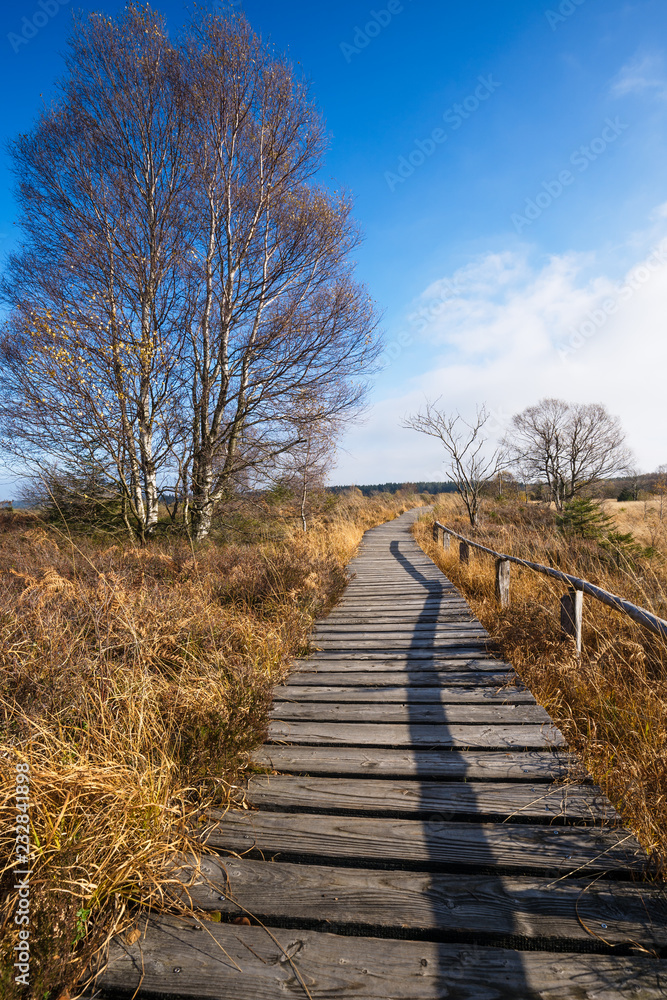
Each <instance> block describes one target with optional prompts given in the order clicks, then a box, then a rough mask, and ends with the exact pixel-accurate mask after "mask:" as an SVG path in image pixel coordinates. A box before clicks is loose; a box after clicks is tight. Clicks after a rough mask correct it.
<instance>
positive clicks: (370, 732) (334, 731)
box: [269, 720, 565, 750]
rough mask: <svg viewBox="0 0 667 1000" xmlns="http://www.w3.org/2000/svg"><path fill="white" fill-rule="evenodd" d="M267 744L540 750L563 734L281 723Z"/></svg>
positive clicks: (531, 729)
mask: <svg viewBox="0 0 667 1000" xmlns="http://www.w3.org/2000/svg"><path fill="white" fill-rule="evenodd" d="M269 742H271V743H276V742H279V743H301V744H309V745H312V746H318V745H322V744H324V745H328V746H357V747H361V746H375V747H461V748H463V747H471V748H474V747H479V748H482V747H484V748H485V749H488V750H493V749H516V750H526V749H529V748H530V749H532V748H534V749H543V748H546V747H550V746H553V747H556V746H562V745H564V743H565V740H564V739H563V736H562V734H561V733H560V732H559V730H558V729H556V727H555V726H553V725H544V726H484V725H480V726H466V725H444V724H443V725H440V726H432V725H431V726H429V725H418V724H416V725H412V726H401V725H399V724H386V723H380V722H378V723H371V724H368V725H365V724H364V723H363V722H358V723H350V724H348V725H346V724H345V723H338V722H333V723H327V722H281V721H278V720H275V721H273V722H271V723H270V725H269Z"/></svg>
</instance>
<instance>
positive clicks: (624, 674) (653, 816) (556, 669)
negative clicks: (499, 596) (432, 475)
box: [415, 498, 667, 876]
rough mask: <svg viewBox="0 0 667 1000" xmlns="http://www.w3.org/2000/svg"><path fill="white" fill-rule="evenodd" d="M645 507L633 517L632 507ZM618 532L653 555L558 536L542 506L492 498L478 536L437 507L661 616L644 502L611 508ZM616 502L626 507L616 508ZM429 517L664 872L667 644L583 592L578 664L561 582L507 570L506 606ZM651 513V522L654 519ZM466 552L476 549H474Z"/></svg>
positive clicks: (666, 569) (495, 625)
mask: <svg viewBox="0 0 667 1000" xmlns="http://www.w3.org/2000/svg"><path fill="white" fill-rule="evenodd" d="M640 506H641V507H642V511H641V512H640V510H639V507H640ZM607 508H608V510H610V511H611V513H612V514H613V515H614V517H615V519H616V518H618V521H617V523H618V525H619V528H620V529H621V530H623V531H626V530H629V528H630V527H632V528H633V529H634V530H635V534H636V536H637V537H638V538H640V539H642V540H644V541H645V543H649V542H652V543H653V544H654V546H655V547H656V548H657V552H656V553H655V554H653V555H652V556H651V557H650V558H643V557H642V558H640V559H638V560H637V561H636V562H634V564H633V565H629V564H627V563H622V565H621V567H620V568H619V567H616V566H615V565H614V560H613V559H611V558H610V557H609V555H608V554H607V553H605V552H604V551H603V550H601V549H600V546H599V545H598V544H597V542H591V541H585V540H583V539H571V538H565V537H563V535H562V534H560V533H559V532H558V531H557V530H556V528H555V525H554V515H553V513H552V512H549V511H548V510H545V508H544V507H541V506H539V505H533V504H531V505H525V504H519V503H517V502H505V503H496V504H493V503H488V505H487V508H486V510H485V515H484V517H483V519H482V523H481V526H480V527H479V528H478V530H477V531H475V532H474V533H473V532H472V531H471V528H470V525H469V524H466V521H465V520H464V519H463V517H462V516H461V512H460V509H459V508H458V507H457V504H456V500H455V499H454V498H448V499H447V500H446V502H445V503H443V504H440V505H439V506H438V507H437V508H436V514H435V516H436V517H437V518H438V519H439V520H440V521H442V523H444V524H446V525H447V526H449V527H451V528H453V529H454V530H456V531H458V532H459V533H461V534H463V535H466V536H467V537H469V538H471V537H472V538H474V540H475V541H479V542H481V543H482V544H484V545H487V546H489V547H490V548H492V549H495V550H496V551H499V552H506V553H509V554H512V555H517V556H523V557H524V558H528V559H530V560H531V561H534V562H539V563H543V564H546V565H552V566H557V567H558V568H560V569H563V570H565V571H566V572H569V573H572V574H574V575H579V576H582V577H584V578H586V579H589V580H591V581H592V582H594V583H596V584H598V585H599V586H601V587H603V588H605V589H607V590H610V591H612V592H614V593H617V594H620V595H621V596H623V597H625V598H627V599H629V600H631V601H633V602H635V603H638V604H640V605H642V606H645V607H648V608H650V609H651V610H653V611H654V612H655V613H657V614H659V615H661V616H662V617H665V609H666V608H667V600H666V595H667V545H665V541H664V536H663V535H662V533H661V528H660V525H658V527H657V528H656V525H655V523H651V520H650V519H649V520H647V521H644V520H643V504H641V505H637V504H633V505H631V504H616V507H613V505H612V504H608V505H607ZM616 508H625V510H623V509H621V510H618V511H617V509H616ZM433 519H434V518H433V516H428V517H425V518H422V519H420V521H419V523H418V524H417V525H416V528H415V531H416V537H417V539H418V541H419V542H420V544H421V545H422V547H423V548H424V550H425V551H426V552H427V553H428V554H429V555H430V556H431V557H432V558H433V559H434V560H435V561H436V562H437V564H438V565H439V566H440V567H441V569H442V570H443V571H444V572H445V573H446V574H447V576H448V577H449V578H450V579H451V580H452V581H453V583H454V584H455V585H456V586H457V587H459V589H460V590H461V591H462V592H463V594H464V595H465V597H466V598H467V600H468V601H469V603H470V605H471V607H472V610H473V612H474V613H475V615H476V616H477V617H478V618H479V619H480V620H481V621H482V623H483V624H484V625H485V626H486V628H487V629H488V630H489V632H490V634H491V636H492V638H493V639H494V640H495V641H496V642H497V643H498V645H499V647H500V652H501V655H502V656H503V657H504V658H505V659H507V660H509V661H511V662H512V663H513V664H514V666H515V667H516V669H517V671H518V673H519V675H520V676H521V678H522V679H523V680H524V682H525V683H526V684H527V686H528V687H529V688H530V689H531V690H532V692H533V694H534V695H535V696H536V698H537V700H538V701H539V703H540V704H542V705H544V707H545V708H546V709H547V711H548V712H549V713H550V715H551V717H552V718H553V719H554V720H555V722H556V723H557V725H558V726H559V728H560V729H561V730H562V732H563V733H564V735H565V737H566V739H567V741H568V743H569V744H570V746H571V747H572V748H573V749H574V750H575V751H576V752H577V753H578V754H579V755H580V756H581V757H582V758H583V761H584V763H585V765H586V767H587V768H588V770H589V772H590V773H591V774H592V775H593V777H594V778H595V780H596V781H597V782H598V783H599V784H600V785H601V787H602V788H603V789H604V791H605V792H606V793H607V795H608V796H609V798H610V799H611V801H612V802H613V803H614V805H615V806H616V807H617V808H618V809H619V810H620V812H621V814H622V816H623V818H624V820H625V821H626V823H627V824H628V825H629V826H630V827H631V828H632V829H633V830H634V831H635V832H636V834H637V836H638V837H639V839H640V841H641V842H642V844H643V845H644V846H645V848H646V849H647V851H648V852H649V855H650V856H651V860H652V862H653V868H654V870H657V871H658V872H660V873H662V875H663V876H664V874H665V871H666V870H667V648H666V646H665V643H664V642H663V641H662V640H660V639H658V638H657V637H656V636H654V635H652V634H651V633H648V632H647V631H646V630H644V629H642V628H641V627H640V626H638V625H635V624H634V623H633V622H632V621H630V620H629V619H628V618H626V617H624V616H621V615H619V614H618V613H616V612H614V611H612V610H610V609H608V608H606V607H605V606H603V605H601V604H599V603H598V602H596V601H593V600H590V599H585V607H584V637H583V638H584V651H583V655H582V658H581V660H578V659H577V657H576V654H575V651H574V648H573V646H572V644H571V641H569V640H568V641H565V642H564V641H563V640H562V638H561V635H560V617H559V598H560V596H561V595H562V594H563V593H564V592H565V587H564V586H563V585H560V584H558V583H557V582H556V581H552V580H550V579H549V578H548V577H544V576H541V575H538V574H536V573H533V572H531V571H530V570H526V569H522V568H520V567H517V566H514V565H513V566H512V568H511V573H512V580H511V606H510V607H509V608H508V609H506V610H501V609H500V608H499V607H498V605H497V602H496V599H495V591H494V560H493V559H492V558H491V557H489V556H487V555H484V554H483V553H477V554H473V555H472V557H471V562H470V564H469V565H468V566H465V565H464V564H461V563H460V561H459V556H458V543H457V542H456V541H455V540H453V542H452V546H451V549H450V551H449V552H446V551H444V550H443V549H442V548H441V547H440V546H436V545H435V544H434V543H433V541H432V538H431V525H432V522H433ZM654 520H655V519H654ZM472 551H473V552H474V550H472Z"/></svg>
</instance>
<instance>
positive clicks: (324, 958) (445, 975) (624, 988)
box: [98, 916, 664, 1000]
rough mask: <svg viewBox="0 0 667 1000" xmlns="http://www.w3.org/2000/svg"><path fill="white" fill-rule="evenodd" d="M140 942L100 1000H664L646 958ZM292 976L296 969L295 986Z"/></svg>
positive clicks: (235, 935)
mask: <svg viewBox="0 0 667 1000" xmlns="http://www.w3.org/2000/svg"><path fill="white" fill-rule="evenodd" d="M140 931H141V934H140V936H139V938H138V940H137V941H136V942H135V943H134V944H132V945H128V944H127V943H125V941H124V940H123V939H121V938H116V940H115V941H114V942H113V943H112V945H111V948H110V952H109V958H108V962H107V965H106V968H105V969H104V971H103V972H102V974H101V975H100V978H99V981H98V986H99V987H100V989H101V991H102V993H101V996H107V997H109V996H112V995H113V996H119V995H122V996H125V997H128V998H129V997H131V996H133V995H134V993H135V992H136V990H137V989H138V988H139V987H140V988H141V992H140V994H139V996H140V997H144V996H145V997H150V996H154V997H160V996H175V995H178V996H179V997H181V998H183V1000H203V998H211V1000H240V998H243V1000H284V998H285V997H287V996H294V997H302V996H303V997H305V995H306V994H305V991H304V990H303V987H302V985H301V982H305V983H306V984H307V985H308V989H309V992H310V993H311V996H312V997H313V998H314V1000H334V998H340V1000H388V998H391V1000H442V998H443V997H448V998H450V1000H524V998H526V1000H527V998H535V1000H537V998H542V1000H618V998H619V997H620V996H622V997H623V998H625V1000H664V985H663V978H664V974H663V972H662V968H661V965H660V963H657V962H656V961H655V960H654V959H651V958H647V957H644V956H642V957H628V958H624V957H617V956H614V955H581V954H576V953H569V952H565V953H562V954H550V953H539V952H531V951H525V952H521V951H514V950H510V949H501V948H470V947H469V946H466V945H460V944H444V943H441V942H431V941H399V940H395V939H382V938H369V937H361V938H356V937H348V936H343V935H336V934H326V933H319V932H317V931H309V930H296V931H295V930H283V929H280V928H275V929H273V930H272V931H271V934H268V933H267V931H265V930H264V929H263V928H261V927H242V926H234V925H229V924H214V923H210V922H203V923H202V922H201V921H197V920H196V919H193V918H180V917H170V916H163V917H151V918H149V919H144V918H142V919H141V923H140ZM295 968H296V969H298V971H299V977H300V980H301V981H300V980H299V978H297V975H296V972H295Z"/></svg>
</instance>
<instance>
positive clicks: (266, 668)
mask: <svg viewBox="0 0 667 1000" xmlns="http://www.w3.org/2000/svg"><path fill="white" fill-rule="evenodd" d="M419 502H420V501H419V498H417V497H406V496H397V497H390V496H380V497H376V498H373V499H370V500H364V499H363V498H361V496H360V495H356V496H354V495H352V496H348V497H346V498H344V499H342V500H340V501H339V502H338V503H337V504H336V505H335V507H334V509H333V510H332V511H330V512H329V514H327V515H326V516H321V517H320V518H319V519H317V520H316V522H315V523H314V524H313V527H312V530H311V531H309V532H308V533H307V534H304V533H303V532H302V531H299V530H297V529H296V528H295V529H294V530H293V531H286V530H285V526H284V523H283V524H282V527H281V531H280V532H278V534H279V535H282V541H263V542H258V543H256V544H245V545H239V544H231V543H225V544H215V543H210V544H208V545H206V546H204V547H202V548H201V549H199V550H197V551H193V550H192V548H191V547H190V546H189V545H188V543H187V540H185V539H178V538H175V539H172V540H166V541H165V540H163V541H161V542H155V543H151V544H149V545H147V546H146V547H144V548H139V547H134V546H132V545H130V544H127V543H119V542H117V541H116V542H108V541H107V542H100V541H94V540H91V539H90V538H86V537H85V536H82V535H80V534H79V535H77V536H75V537H69V536H68V535H67V533H63V532H62V531H60V530H58V529H53V528H50V527H48V526H45V525H43V524H41V523H40V522H39V521H38V520H37V519H36V518H34V517H32V516H31V515H27V514H20V513H16V514H11V513H8V512H6V513H5V514H4V515H3V517H4V520H3V522H2V524H0V573H1V576H0V666H1V672H0V724H1V732H0V760H1V761H2V769H1V774H0V814H1V816H2V830H3V834H2V839H1V840H0V851H1V852H2V865H0V867H1V868H2V879H3V890H4V891H3V903H2V910H1V912H0V915H1V918H2V942H3V943H2V946H1V952H0V957H1V959H2V970H1V973H0V991H1V992H2V996H3V997H6V998H12V997H14V996H16V997H18V996H25V995H26V992H25V990H23V989H22V988H21V987H18V986H17V985H16V984H15V982H14V973H13V970H12V962H13V961H14V952H13V949H14V945H15V944H16V943H17V931H18V928H17V927H16V926H15V924H14V914H15V909H16V904H17V893H16V891H15V889H13V888H12V887H13V885H14V879H13V877H12V871H11V867H10V865H11V862H12V858H13V855H12V851H13V841H14V834H13V832H12V830H11V828H12V827H13V826H14V825H15V794H16V787H15V767H16V764H17V763H18V762H20V763H22V764H27V765H28V766H29V774H30V786H31V802H32V806H31V810H30V819H31V833H30V836H31V844H32V848H33V860H32V864H31V867H32V875H31V877H30V905H31V926H30V931H31V937H30V946H31V956H32V960H31V987H30V991H29V995H31V996H34V997H39V1000H47V998H53V1000H57V998H61V997H62V998H63V1000H64V998H65V997H67V996H69V995H70V992H73V991H74V989H75V985H76V984H77V982H79V981H80V978H81V975H82V973H83V970H84V969H85V968H86V967H88V965H89V963H90V961H91V958H92V956H93V955H94V954H95V952H96V951H97V950H98V949H99V948H100V946H101V945H102V943H103V942H104V941H105V940H107V939H108V937H109V935H110V934H112V933H114V932H116V931H118V930H119V929H122V928H123V927H124V926H125V925H126V924H127V923H128V920H129V918H130V915H131V914H132V913H133V912H135V911H136V908H137V907H152V908H158V909H161V908H173V907H174V906H175V905H177V904H176V903H174V895H173V894H171V893H170V891H169V890H170V886H171V885H172V884H173V878H174V870H173V857H174V855H175V854H181V853H190V854H192V853H194V854H195V855H196V854H197V853H198V852H200V851H201V843H200V842H199V841H198V840H197V837H196V821H197V818H198V816H199V815H200V814H201V813H202V811H203V810H205V809H206V808H208V807H210V806H211V805H216V806H218V807H220V806H222V807H223V808H224V807H225V806H227V805H229V804H230V803H233V802H236V803H242V800H243V779H244V775H245V774H246V773H247V772H248V770H249V769H251V768H252V751H253V749H254V748H256V747H257V746H258V745H259V744H260V743H261V742H262V740H263V739H264V736H265V733H266V728H267V719H268V709H269V705H270V700H271V690H272V686H273V685H274V684H275V683H276V682H277V681H279V680H281V679H282V678H283V677H284V676H285V674H286V672H287V670H288V668H289V662H290V660H291V658H293V657H295V656H298V655H299V654H300V653H303V652H304V651H305V650H306V648H307V643H308V633H309V631H310V628H311V625H312V622H313V619H314V617H315V616H316V615H318V614H320V613H322V612H323V611H324V610H326V608H327V607H328V606H329V605H330V604H331V603H332V602H333V601H334V600H335V599H336V597H337V596H338V595H339V594H340V592H341V591H342V588H343V587H344V584H345V580H346V573H345V566H346V564H347V562H348V561H349V559H350V558H351V556H352V555H353V554H354V550H355V548H356V546H357V545H358V543H359V541H360V539H361V536H362V534H363V532H364V530H365V529H366V528H369V527H371V526H373V525H374V524H377V523H380V522H382V521H385V520H388V519H390V518H392V517H394V516H396V515H397V514H398V513H400V512H401V511H402V510H405V509H407V507H409V506H414V504H415V503H419ZM183 905H184V904H183V903H181V904H180V906H181V908H182V907H183Z"/></svg>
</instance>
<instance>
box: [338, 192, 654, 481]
mask: <svg viewBox="0 0 667 1000" xmlns="http://www.w3.org/2000/svg"><path fill="white" fill-rule="evenodd" d="M656 216H658V217H659V216H660V213H658V212H656ZM661 222H662V224H661V225H659V228H660V230H661V232H660V234H659V235H657V233H656V228H653V229H652V230H651V232H650V233H649V234H647V235H648V239H647V241H645V244H644V246H643V247H641V248H639V247H638V246H635V244H634V238H633V246H634V249H635V257H634V263H633V265H632V266H631V267H629V268H628V270H627V273H626V274H624V275H623V276H622V277H620V278H614V277H612V276H610V275H609V274H607V273H605V268H604V267H602V265H601V264H600V263H599V261H597V260H596V257H595V255H592V254H591V255H584V254H575V253H566V254H560V255H555V256H552V257H551V258H549V259H547V260H543V261H537V260H536V259H535V258H534V256H533V255H532V253H531V252H529V251H528V250H523V251H506V252H503V253H487V254H484V255H483V256H481V257H479V258H478V259H477V260H475V261H473V262H471V263H470V264H468V265H466V266H465V267H463V268H461V269H459V270H458V271H456V272H455V273H453V274H450V275H448V276H446V277H443V278H442V279H441V280H440V281H436V282H434V283H433V284H431V285H430V286H429V287H428V288H427V289H425V291H424V293H423V294H422V295H421V296H420V297H419V299H418V301H417V302H416V303H415V312H416V313H417V314H418V315H419V316H420V317H421V324H420V325H421V331H420V333H419V334H418V336H417V337H416V342H415V345H414V347H413V348H412V349H411V350H412V351H413V357H412V362H411V367H412V368H413V370H414V352H415V351H417V350H418V349H421V354H422V357H423V366H422V374H420V375H418V376H416V377H414V378H412V379H409V380H406V382H405V386H404V389H403V391H402V392H401V393H400V394H396V395H392V397H391V398H385V399H383V400H382V401H380V402H378V403H377V404H376V405H375V406H374V407H373V408H372V410H371V412H370V414H369V419H368V421H367V423H366V424H365V426H363V427H360V428H358V429H355V430H354V431H353V432H352V433H351V434H350V436H349V438H348V441H347V448H348V450H349V452H350V455H349V456H341V461H340V466H339V469H338V470H337V473H336V476H337V478H340V480H341V481H356V482H359V483H361V482H384V481H385V480H422V479H427V480H428V479H435V478H437V470H438V469H439V467H440V464H441V462H442V456H441V454H440V452H439V451H438V449H437V447H435V446H432V445H431V444H430V442H429V441H428V440H426V439H424V440H421V439H420V437H419V436H418V435H410V434H409V432H407V431H404V430H402V429H401V418H402V416H403V415H404V414H406V413H409V412H414V411H415V410H417V409H419V407H420V406H421V405H423V402H424V398H425V397H430V398H435V397H442V401H443V405H444V406H445V407H446V408H447V409H450V410H460V412H461V413H463V414H464V416H471V415H472V414H474V410H475V405H476V404H479V403H483V402H486V403H487V405H488V406H489V408H490V410H491V411H492V413H493V414H494V424H495V430H496V431H497V433H498V436H502V433H503V431H504V430H505V429H507V426H508V424H509V421H510V418H511V416H512V414H514V413H517V412H519V411H520V410H522V409H523V408H524V407H525V406H527V405H529V404H530V403H533V402H536V401H537V400H538V399H540V398H541V397H542V396H557V397H562V398H564V399H569V400H572V401H579V402H598V401H599V402H602V403H605V404H606V405H607V406H608V408H609V409H610V411H611V412H612V413H616V414H618V415H619V416H620V417H621V420H622V422H623V424H624V426H625V427H626V430H627V431H628V436H629V439H630V443H631V445H632V446H633V447H634V449H635V450H636V452H637V453H638V456H639V460H640V462H641V463H642V464H643V465H645V466H647V467H648V466H657V465H658V464H660V463H661V462H664V461H665V460H666V459H667V445H666V444H665V437H664V371H665V369H667V338H666V337H665V333H664V329H665V315H666V314H667V239H665V237H666V236H667V227H665V223H664V218H663V219H662V220H661ZM652 248H653V249H652ZM655 248H657V250H656V252H654V249H655ZM600 317H602V319H600ZM417 341H418V342H419V343H418V344H417Z"/></svg>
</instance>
